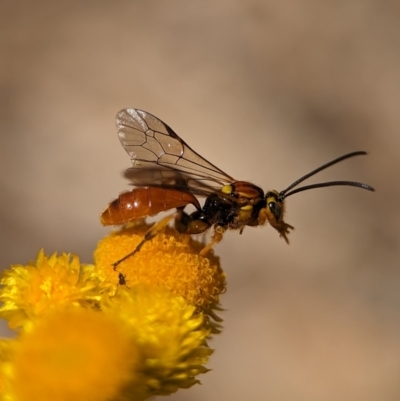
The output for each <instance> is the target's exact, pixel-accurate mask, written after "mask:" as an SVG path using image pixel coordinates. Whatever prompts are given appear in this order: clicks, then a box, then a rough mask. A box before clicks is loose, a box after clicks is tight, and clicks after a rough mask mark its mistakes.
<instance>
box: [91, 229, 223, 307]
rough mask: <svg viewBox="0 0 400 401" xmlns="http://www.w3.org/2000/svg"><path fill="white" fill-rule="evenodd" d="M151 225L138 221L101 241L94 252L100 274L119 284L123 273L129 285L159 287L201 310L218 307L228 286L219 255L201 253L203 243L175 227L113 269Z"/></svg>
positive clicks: (134, 246)
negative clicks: (114, 264)
mask: <svg viewBox="0 0 400 401" xmlns="http://www.w3.org/2000/svg"><path fill="white" fill-rule="evenodd" d="M148 228H149V225H146V224H136V225H134V226H133V227H128V228H124V229H122V230H120V231H118V232H114V233H112V234H111V235H110V236H108V237H105V238H104V239H103V240H101V241H100V243H99V244H98V247H97V250H96V251H95V265H96V269H98V270H97V272H98V274H99V276H102V277H104V278H105V280H106V281H109V282H113V283H115V284H118V281H119V274H122V277H123V278H124V279H125V281H126V283H127V285H128V287H131V286H134V285H135V284H137V283H142V284H147V285H149V286H160V287H164V288H168V289H169V290H170V291H171V292H172V293H173V294H176V295H180V296H182V297H183V298H185V299H186V301H188V302H189V303H190V304H193V305H195V306H196V307H197V308H198V309H199V310H203V311H205V312H207V310H211V309H212V308H216V307H217V305H218V302H219V295H220V294H221V293H223V292H224V291H225V285H226V277H225V274H224V272H223V271H222V269H221V267H220V265H219V258H217V257H215V256H214V255H213V252H210V253H209V254H208V255H206V256H205V257H203V256H200V255H199V252H200V250H201V249H202V248H203V246H204V245H203V244H202V243H200V242H197V241H194V240H193V239H192V238H191V237H190V236H187V235H181V234H178V233H177V232H176V230H173V229H169V228H167V229H166V231H165V233H159V234H158V235H156V237H155V238H153V239H152V240H151V241H148V242H146V243H145V244H144V246H143V247H142V248H141V249H140V251H139V252H137V253H136V254H135V255H134V256H132V257H129V258H127V259H126V260H124V261H123V262H122V263H120V264H119V265H118V267H117V269H116V270H117V271H115V270H113V266H112V264H113V263H115V262H116V261H118V260H119V259H121V258H123V257H124V256H126V255H127V254H129V253H130V252H132V251H133V250H134V249H135V248H136V246H137V244H138V243H139V242H140V241H141V240H142V238H143V235H144V234H145V232H146V231H147V230H148Z"/></svg>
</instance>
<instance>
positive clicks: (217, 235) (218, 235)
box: [200, 226, 226, 256]
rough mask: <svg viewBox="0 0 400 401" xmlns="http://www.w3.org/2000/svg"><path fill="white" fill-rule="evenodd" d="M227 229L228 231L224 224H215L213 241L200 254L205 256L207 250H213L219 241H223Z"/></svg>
mask: <svg viewBox="0 0 400 401" xmlns="http://www.w3.org/2000/svg"><path fill="white" fill-rule="evenodd" d="M225 231H226V228H224V227H222V226H215V228H214V234H213V236H212V238H211V241H210V242H209V243H208V244H207V245H206V246H205V247H204V248H203V249H202V250H201V252H200V256H205V255H206V254H207V252H209V251H210V250H211V248H212V247H213V246H214V244H218V243H219V242H221V240H222V237H223V236H224V232H225Z"/></svg>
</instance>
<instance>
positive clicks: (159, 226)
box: [112, 213, 175, 274]
mask: <svg viewBox="0 0 400 401" xmlns="http://www.w3.org/2000/svg"><path fill="white" fill-rule="evenodd" d="M174 216H175V213H174V214H170V215H168V216H165V217H164V218H163V219H161V220H160V221H158V222H157V223H155V224H154V225H153V226H151V227H150V229H149V230H148V231H147V232H146V234H145V235H144V237H143V239H142V240H141V241H140V242H139V244H138V245H137V246H136V248H135V249H134V250H133V251H132V252H130V253H128V254H127V255H125V256H124V257H123V258H121V259H119V260H117V261H116V262H115V263H113V264H112V266H113V269H114V270H115V271H117V266H118V265H119V264H120V263H121V262H123V261H124V260H126V259H128V258H130V257H131V256H133V255H135V254H136V253H138V252H139V251H140V250H141V249H142V246H143V245H144V244H145V243H146V242H147V241H150V240H151V239H153V238H154V237H155V236H156V235H157V234H158V233H159V232H160V231H162V230H163V229H164V228H165V227H166V226H167V225H168V223H169V222H170V221H171V220H172V219H173V218H174ZM120 274H121V273H120Z"/></svg>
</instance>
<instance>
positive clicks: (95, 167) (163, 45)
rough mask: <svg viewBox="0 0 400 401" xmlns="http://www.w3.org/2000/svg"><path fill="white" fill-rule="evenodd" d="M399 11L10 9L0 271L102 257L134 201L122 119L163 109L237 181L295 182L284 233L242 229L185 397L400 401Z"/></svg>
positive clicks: (257, 4) (134, 5) (236, 6)
mask: <svg viewBox="0 0 400 401" xmlns="http://www.w3.org/2000/svg"><path fill="white" fill-rule="evenodd" d="M399 15H400V7H399V3H398V2H396V1H394V0H392V1H390V0H387V1H352V2H344V1H336V2H334V1H332V2H319V1H308V2H296V1H293V0H292V1H283V2H276V1H257V0H250V1H246V2H243V1H227V0H222V1H219V2H214V1H201V2H200V1H198V2H194V1H183V0H180V1H155V0H154V1H153V0H152V1H146V2H144V1H142V2H139V1H136V2H135V1H121V2H108V1H91V2H78V1H71V2H53V3H52V2H39V3H37V2H28V1H22V2H11V1H2V2H0V59H1V61H0V74H1V75H0V85H1V87H0V135H1V136H0V138H1V146H0V155H1V176H0V182H1V191H0V193H1V197H0V199H1V208H0V219H1V238H0V240H1V259H0V260H1V266H2V267H3V268H5V267H7V266H9V265H10V264H11V263H26V262H27V261H28V260H30V259H33V258H34V257H35V256H36V254H37V252H38V250H39V249H40V248H41V247H44V248H45V251H46V252H47V253H52V252H54V251H67V252H75V253H78V254H79V255H80V256H81V257H82V259H83V260H84V261H85V262H90V261H91V255H92V251H93V249H94V247H95V245H96V241H97V240H98V239H100V238H101V237H102V236H103V235H104V234H105V233H106V232H108V229H105V228H102V227H101V226H100V223H99V213H100V212H101V211H102V209H103V208H104V207H105V206H106V205H107V203H108V202H109V201H110V200H112V199H113V198H114V197H116V196H117V194H118V193H119V192H122V191H123V190H126V189H128V185H127V182H125V181H124V179H123V177H122V172H123V170H124V169H125V168H127V167H129V166H130V161H129V158H128V156H127V154H126V153H125V152H124V150H123V149H122V147H121V145H120V144H119V141H118V139H117V136H116V130H115V124H114V119H115V114H116V113H117V111H119V110H120V109H122V108H124V107H137V108H142V109H144V110H147V111H149V112H151V113H153V114H155V115H156V116H158V117H160V118H161V119H162V120H164V121H165V122H167V123H168V124H169V125H171V127H172V128H173V129H174V130H175V131H176V132H177V133H178V134H179V135H180V136H182V137H183V138H184V139H185V141H187V142H188V143H189V144H190V145H191V146H192V147H193V148H194V149H196V150H197V151H198V152H199V153H200V154H202V155H204V156H205V157H206V158H207V159H209V160H210V161H211V162H213V163H215V164H217V165H218V166H219V167H221V168H222V169H223V170H225V171H227V172H228V173H229V174H231V175H233V176H234V177H237V178H238V179H244V180H249V181H252V182H254V183H257V184H258V185H260V186H262V187H263V188H265V189H272V188H276V189H278V190H281V189H283V188H284V187H286V186H287V185H288V184H290V183H291V182H292V181H294V180H295V179H296V178H298V177H299V176H300V175H303V174H304V173H306V172H308V171H310V170H311V169H313V168H315V167H317V166H319V165H320V164H322V163H325V162H327V161H329V160H330V159H332V158H334V157H337V156H339V155H341V154H343V153H346V152H349V151H353V150H367V151H368V152H369V153H370V154H369V156H367V157H359V158H355V159H352V160H348V161H346V162H344V163H342V164H340V165H337V166H335V167H332V168H331V169H329V170H327V171H325V172H323V173H321V174H319V176H318V177H316V178H315V180H314V181H313V182H319V181H324V180H334V179H348V180H359V181H363V182H367V183H369V184H371V185H373V186H374V187H376V190H377V191H376V192H375V193H369V192H367V191H361V190H359V189H351V188H338V187H336V188H328V189H319V190H315V191H309V192H304V193H302V194H298V195H295V196H293V197H290V198H288V201H287V209H288V210H287V221H288V222H289V223H290V224H292V225H294V226H295V227H296V229H295V231H294V232H293V233H292V234H291V235H290V240H291V244H290V246H287V245H286V244H285V242H284V241H282V240H281V239H280V238H279V237H278V235H277V233H276V232H275V231H274V230H272V229H271V228H270V227H266V228H264V229H260V228H258V229H252V228H248V229H246V230H245V231H244V233H243V235H241V236H240V235H238V233H233V232H231V233H228V234H227V235H226V238H225V239H224V241H223V242H222V243H221V244H220V245H219V246H217V247H216V252H217V254H218V255H220V256H221V259H222V263H223V266H224V269H225V270H226V272H227V275H228V284H229V285H228V292H227V294H226V295H224V296H223V298H222V304H223V306H224V307H225V308H226V309H227V311H226V312H224V313H223V317H224V319H225V330H224V332H223V333H222V335H220V336H219V337H218V338H216V339H215V340H213V341H212V345H213V347H215V348H216V353H215V354H214V355H213V357H212V359H211V363H210V367H211V368H212V369H213V371H212V372H210V373H208V374H207V375H204V376H203V377H201V380H202V382H203V386H197V387H194V388H192V389H190V390H185V391H181V392H179V393H177V394H176V395H174V396H173V397H172V398H171V399H173V400H187V399H190V400H192V401H197V400H207V401H210V400H230V401H236V400H238V401H239V400H252V401H258V400H260V401H261V400H274V401H275V400H276V401H286V400H290V401H291V400H296V401H303V400H304V401H314V400H315V401H322V400H324V401H336V400H341V401H345V400H349V401H357V400H360V401H369V400H371V401H376V400H385V401H391V400H393V401H398V400H399V399H400V379H399V378H400V263H399V262H400V252H399V245H400V244H399V223H400V207H399V204H400V196H399V169H400V112H399V107H400V52H399V49H400V43H399V38H400V28H399V27H400V25H399Z"/></svg>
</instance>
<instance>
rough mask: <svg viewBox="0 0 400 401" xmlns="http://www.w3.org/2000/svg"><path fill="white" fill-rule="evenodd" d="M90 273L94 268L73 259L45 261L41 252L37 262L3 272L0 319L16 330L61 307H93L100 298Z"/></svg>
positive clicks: (66, 256)
mask: <svg viewBox="0 0 400 401" xmlns="http://www.w3.org/2000/svg"><path fill="white" fill-rule="evenodd" d="M92 271H93V267H92V266H90V265H85V266H82V265H81V264H80V262H79V258H78V256H76V255H71V254H65V253H63V254H61V255H60V256H57V254H53V255H51V256H50V257H47V256H46V255H45V254H44V252H43V250H41V251H40V252H39V254H38V256H37V259H36V261H32V262H30V263H28V265H26V266H24V265H13V266H11V268H10V269H7V270H4V271H3V276H2V278H1V280H0V283H1V284H2V288H1V289H0V301H1V302H2V303H3V304H2V306H1V307H0V317H1V318H3V319H6V320H7V321H8V324H9V326H10V327H11V328H17V327H21V326H26V325H27V324H30V322H31V321H32V320H34V319H35V318H36V317H38V316H40V317H41V316H42V315H43V314H44V313H48V312H50V311H51V310H54V309H59V308H60V307H71V306H78V305H79V306H81V305H85V304H93V303H95V302H97V301H98V300H100V297H101V296H100V294H99V290H98V289H99V282H100V280H99V279H98V278H96V277H95V276H94V274H93V273H92Z"/></svg>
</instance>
